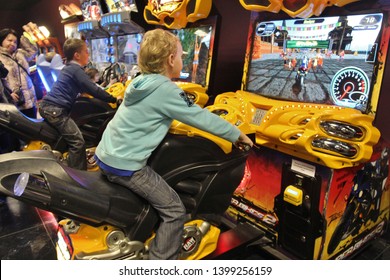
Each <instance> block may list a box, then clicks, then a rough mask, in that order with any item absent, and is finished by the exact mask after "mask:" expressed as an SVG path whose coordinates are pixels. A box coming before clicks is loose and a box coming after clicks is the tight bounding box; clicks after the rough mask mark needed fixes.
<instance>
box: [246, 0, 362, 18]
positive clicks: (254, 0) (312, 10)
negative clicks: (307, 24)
mask: <svg viewBox="0 0 390 280" xmlns="http://www.w3.org/2000/svg"><path fill="white" fill-rule="evenodd" d="M357 1H360V0H330V1H329V0H240V3H241V5H242V6H243V7H244V8H245V9H247V10H250V11H255V12H264V11H267V12H272V13H278V12H279V11H280V10H282V11H284V12H285V13H286V14H288V15H289V16H290V17H293V18H295V17H300V18H309V17H311V16H312V15H316V16H319V15H321V13H322V12H323V11H324V9H325V8H326V7H328V6H333V5H335V6H339V7H342V6H344V5H347V4H349V3H353V2H357Z"/></svg>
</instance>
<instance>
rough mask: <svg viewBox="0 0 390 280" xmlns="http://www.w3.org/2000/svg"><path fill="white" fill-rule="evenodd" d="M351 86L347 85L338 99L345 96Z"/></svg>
mask: <svg viewBox="0 0 390 280" xmlns="http://www.w3.org/2000/svg"><path fill="white" fill-rule="evenodd" d="M351 88H352V87H351V86H350V85H348V86H347V88H346V89H345V91H344V93H343V94H342V95H341V96H340V98H339V100H341V99H343V98H344V96H346V95H347V93H348V92H349V91H350V90H351Z"/></svg>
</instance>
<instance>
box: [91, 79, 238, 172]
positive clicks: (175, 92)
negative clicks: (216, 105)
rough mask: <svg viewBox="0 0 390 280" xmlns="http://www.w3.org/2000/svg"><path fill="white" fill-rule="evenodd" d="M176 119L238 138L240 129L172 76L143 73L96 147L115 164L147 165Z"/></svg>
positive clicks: (99, 154) (101, 157)
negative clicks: (191, 96) (186, 91)
mask: <svg viewBox="0 0 390 280" xmlns="http://www.w3.org/2000/svg"><path fill="white" fill-rule="evenodd" d="M173 120H178V121H180V122H183V123H185V124H188V125H190V126H193V127H196V128H198V129H201V130H204V131H207V132H210V133H212V134H214V135H216V136H219V137H221V138H224V139H226V140H228V141H230V142H236V141H237V140H238V138H239V136H240V131H239V130H238V128H236V127H235V126H234V125H232V124H230V123H229V122H227V121H225V120H224V119H222V118H221V117H219V116H218V115H215V114H213V113H211V112H210V111H209V110H207V109H203V108H201V107H200V106H198V105H196V104H193V102H192V101H191V100H189V98H188V97H187V96H186V95H185V94H184V92H183V90H182V89H181V88H179V87H178V86H177V85H176V84H175V83H174V82H172V81H171V80H170V79H169V78H168V77H166V76H163V75H161V74H143V75H140V76H138V77H137V78H135V79H134V80H133V81H132V82H131V84H130V85H129V86H128V87H127V89H126V91H125V97H124V100H123V102H122V104H121V105H120V106H119V108H118V110H117V112H116V114H115V116H114V118H113V119H112V120H111V121H110V123H109V124H108V125H107V128H106V129H105V131H104V133H103V136H102V139H101V141H100V143H99V145H98V146H97V148H96V155H97V157H98V158H99V160H100V161H102V162H103V163H105V164H106V165H108V166H111V167H113V168H117V169H122V170H130V171H136V170H139V169H141V168H142V167H144V166H145V165H146V163H147V160H148V158H149V156H150V155H151V153H152V152H153V151H154V149H155V148H156V147H157V146H158V145H159V144H160V142H161V141H162V140H163V138H164V137H165V136H166V134H167V133H168V130H169V128H170V126H171V123H172V121H173Z"/></svg>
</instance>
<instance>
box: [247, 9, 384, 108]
mask: <svg viewBox="0 0 390 280" xmlns="http://www.w3.org/2000/svg"><path fill="white" fill-rule="evenodd" d="M258 15H259V14H258V13H257V14H256V13H253V14H252V17H251V26H250V33H249V36H248V45H247V53H246V66H245V69H244V77H243V89H244V90H247V91H250V92H254V93H257V94H260V95H263V96H266V97H270V98H275V99H282V100H291V101H300V102H309V103H321V104H330V105H338V106H342V107H349V108H355V109H358V110H360V111H362V112H367V111H369V110H371V107H370V106H371V104H370V101H371V94H372V85H373V83H374V82H375V80H374V79H373V77H375V69H376V67H375V66H376V63H377V57H378V52H379V48H380V44H381V34H382V33H381V30H382V23H383V17H384V15H383V14H382V13H373V14H361V15H349V16H333V17H320V18H309V19H286V20H275V21H262V20H261V17H259V16H258ZM386 44H387V43H386Z"/></svg>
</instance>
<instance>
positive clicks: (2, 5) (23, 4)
mask: <svg viewBox="0 0 390 280" xmlns="http://www.w3.org/2000/svg"><path fill="white" fill-rule="evenodd" d="M40 1H41V0H1V1H0V9H1V10H2V11H23V10H27V9H29V8H30V7H31V6H32V5H34V4H36V3H38V2H40Z"/></svg>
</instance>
